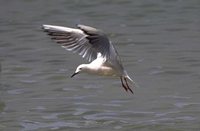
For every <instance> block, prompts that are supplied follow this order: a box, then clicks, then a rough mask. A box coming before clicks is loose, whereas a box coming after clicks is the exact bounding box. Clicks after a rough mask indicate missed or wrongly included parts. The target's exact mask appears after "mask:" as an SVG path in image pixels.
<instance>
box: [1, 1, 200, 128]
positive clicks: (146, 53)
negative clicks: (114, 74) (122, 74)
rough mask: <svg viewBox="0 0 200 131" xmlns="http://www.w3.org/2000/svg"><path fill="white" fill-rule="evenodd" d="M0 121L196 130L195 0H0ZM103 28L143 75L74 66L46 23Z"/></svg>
mask: <svg viewBox="0 0 200 131" xmlns="http://www.w3.org/2000/svg"><path fill="white" fill-rule="evenodd" d="M0 16H1V18H0V31H1V34H0V68H1V69H0V71H1V73H0V130H5V131H9V130H21V131H30V130H31V131H33V130H37V131H38V130H41V131H45V130H46V131H49V130H56V131H57V130H58V131H62V130H63V131H64V130H73V131H77V130H85V131H86V130H87V131H88V130H91V131H93V130H97V131H100V130H120V131H129V130H130V131H132V130H139V131H150V130H151V131H193V130H194V131H197V130H200V95H199V94H200V26H199V24H200V17H199V16H200V1H199V0H159V1H158V0H134V1H132V0H123V1H122V0H115V1H114V0H109V1H107V0H99V1H89V0H85V1H81V0H69V1H66V0H60V1H53V0H48V2H47V1H42V0H35V1H27V0H18V1H7V0H1V1H0ZM78 23H81V24H86V25H91V26H94V27H97V28H100V29H103V30H104V31H106V32H107V33H108V36H109V37H110V39H111V40H112V41H113V43H115V46H116V48H117V49H118V52H119V54H120V55H121V58H122V60H123V63H124V66H125V67H126V69H127V71H128V72H129V74H130V75H131V76H133V77H134V80H135V81H136V82H137V84H138V85H139V88H135V89H134V91H135V94H134V95H132V94H129V93H126V92H125V91H124V90H123V88H122V87H121V83H120V81H119V79H112V78H107V77H106V78H104V77H99V76H94V77H93V76H90V75H87V74H81V75H79V76H77V77H75V78H73V79H71V78H70V75H71V74H72V73H73V71H74V70H75V68H76V66H77V65H79V64H80V63H87V61H85V60H83V59H82V58H80V57H79V56H78V55H76V54H72V53H71V52H67V51H65V50H64V49H62V48H60V47H59V46H57V45H55V44H54V42H52V41H51V40H50V39H49V37H48V36H46V34H45V33H43V32H42V31H41V29H40V27H41V25H42V24H56V25H63V26H70V27H74V26H75V25H76V24H78Z"/></svg>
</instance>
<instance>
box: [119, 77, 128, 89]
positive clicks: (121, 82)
mask: <svg viewBox="0 0 200 131" xmlns="http://www.w3.org/2000/svg"><path fill="white" fill-rule="evenodd" d="M120 79H121V83H122V87H123V88H124V89H125V90H126V92H127V91H128V89H127V88H126V86H125V85H124V82H123V79H122V76H121V77H120Z"/></svg>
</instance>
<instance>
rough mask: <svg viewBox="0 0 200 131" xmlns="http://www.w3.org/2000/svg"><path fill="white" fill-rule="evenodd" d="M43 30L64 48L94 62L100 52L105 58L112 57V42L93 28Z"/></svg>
mask: <svg viewBox="0 0 200 131" xmlns="http://www.w3.org/2000/svg"><path fill="white" fill-rule="evenodd" d="M43 29H44V31H45V32H47V33H48V35H50V36H51V38H52V39H53V40H54V41H56V42H57V43H58V44H60V45H61V46H62V47H63V48H65V49H66V50H69V51H73V52H74V53H78V54H79V55H81V56H82V57H83V58H86V59H87V60H89V61H92V60H94V59H96V58H97V53H98V52H100V53H101V54H102V56H103V57H105V58H106V59H109V57H110V42H109V40H108V38H107V36H106V35H105V34H104V33H103V32H102V31H100V30H97V29H95V28H93V27H89V26H85V25H78V29H74V28H68V27H62V26H54V25H43Z"/></svg>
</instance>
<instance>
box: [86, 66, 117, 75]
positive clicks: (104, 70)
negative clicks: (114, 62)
mask: <svg viewBox="0 0 200 131" xmlns="http://www.w3.org/2000/svg"><path fill="white" fill-rule="evenodd" d="M89 73H92V74H97V75H104V76H117V75H118V73H117V72H116V71H115V70H114V69H113V68H111V67H108V66H101V67H99V68H97V69H95V70H93V71H92V72H89Z"/></svg>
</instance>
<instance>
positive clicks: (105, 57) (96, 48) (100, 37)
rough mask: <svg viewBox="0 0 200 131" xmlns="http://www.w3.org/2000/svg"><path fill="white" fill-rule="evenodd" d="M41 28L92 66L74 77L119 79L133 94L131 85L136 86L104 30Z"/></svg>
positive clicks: (77, 69) (81, 67)
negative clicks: (84, 74) (80, 75)
mask: <svg viewBox="0 0 200 131" xmlns="http://www.w3.org/2000/svg"><path fill="white" fill-rule="evenodd" d="M42 28H43V30H44V31H45V32H47V34H48V35H49V36H51V39H53V40H54V41H55V42H57V43H58V44H60V45H61V46H62V47H63V48H65V49H66V50H68V51H72V52H74V53H77V54H79V55H80V56H82V57H83V58H85V59H87V60H88V61H89V62H91V63H89V64H81V65H79V66H78V67H77V68H76V70H75V72H74V74H73V75H72V76H71V77H74V76H75V75H77V74H79V73H81V72H85V73H89V74H97V75H103V76H115V77H119V78H120V80H121V84H122V87H123V88H124V89H125V90H126V91H127V92H128V91H130V92H131V93H133V90H132V89H131V88H130V86H129V84H130V83H131V84H132V85H133V84H134V82H133V80H132V79H131V78H130V77H129V75H128V73H127V71H126V70H125V69H124V67H123V65H122V62H121V59H120V57H119V55H118V52H117V50H116V49H115V47H114V45H113V44H112V43H111V41H110V40H109V39H108V37H107V35H106V34H105V33H104V32H103V31H102V30H99V29H96V28H93V27H90V26H86V25H77V28H69V27H63V26H56V25H42Z"/></svg>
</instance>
